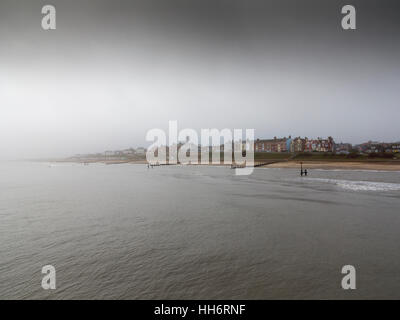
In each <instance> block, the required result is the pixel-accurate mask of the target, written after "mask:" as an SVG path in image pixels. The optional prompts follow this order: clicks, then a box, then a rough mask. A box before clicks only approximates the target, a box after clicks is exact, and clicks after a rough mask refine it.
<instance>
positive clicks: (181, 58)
mask: <svg viewBox="0 0 400 320" xmlns="http://www.w3.org/2000/svg"><path fill="white" fill-rule="evenodd" d="M397 2H398V1H388V0H379V1H378V0H376V1H368V0H364V1H354V0H351V1H335V0H325V1H324V0H319V1H298V0H292V1H288V0H283V1H282V0H274V1H268V0H264V1H253V0H230V1H228V0H223V1H221V0H202V1H198V0H157V1H156V0H143V1H128V0H127V1H111V0H109V1H101V0H97V1H65V0H64V1H59V0H47V1H36V0H25V1H15V0H12V1H5V0H1V1H0V41H1V42H0V43H1V50H0V111H1V113H0V148H1V150H2V152H3V155H4V157H6V158H27V157H51V156H68V155H72V154H76V153H89V152H101V151H104V150H110V149H111V150H116V149H121V148H128V147H136V146H147V145H149V144H150V142H146V141H145V135H146V132H147V131H148V130H149V129H152V128H165V129H166V128H167V126H168V121H169V120H178V124H179V128H181V129H183V128H186V127H190V128H194V129H196V130H199V129H200V128H218V129H223V128H232V129H233V128H254V129H255V130H256V131H255V134H256V137H259V138H271V137H273V136H288V135H290V134H291V135H292V136H298V135H300V136H308V137H317V136H322V137H324V136H328V135H331V136H333V137H334V139H335V140H336V141H338V142H340V141H343V142H352V143H360V142H363V141H366V140H370V139H371V140H379V141H383V140H386V141H398V140H400V125H399V118H400V117H399V116H400V111H399V100H400V4H396V3H397ZM45 4H53V5H54V6H55V7H56V9H57V30H54V31H44V30H43V29H42V28H41V19H42V16H43V15H42V14H41V8H42V6H43V5H45ZM345 4H353V5H354V6H355V7H356V9H357V30H355V31H345V30H343V29H342V28H341V23H340V21H341V18H342V14H341V13H340V10H341V7H342V6H343V5H345Z"/></svg>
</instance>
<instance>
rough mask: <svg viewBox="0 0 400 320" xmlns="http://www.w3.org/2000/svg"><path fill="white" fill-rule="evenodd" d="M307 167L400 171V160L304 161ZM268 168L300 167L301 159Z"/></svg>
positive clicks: (278, 163)
mask: <svg viewBox="0 0 400 320" xmlns="http://www.w3.org/2000/svg"><path fill="white" fill-rule="evenodd" d="M302 162H303V168H305V169H327V170H329V169H348V170H388V171H400V162H393V161H388V162H383V161H382V162H356V161H354V162H353V161H352V162H350V161H349V162H344V161H343V162H340V161H329V162H328V161H302ZM266 167H268V168H300V161H285V162H277V163H273V164H270V165H268V166H266Z"/></svg>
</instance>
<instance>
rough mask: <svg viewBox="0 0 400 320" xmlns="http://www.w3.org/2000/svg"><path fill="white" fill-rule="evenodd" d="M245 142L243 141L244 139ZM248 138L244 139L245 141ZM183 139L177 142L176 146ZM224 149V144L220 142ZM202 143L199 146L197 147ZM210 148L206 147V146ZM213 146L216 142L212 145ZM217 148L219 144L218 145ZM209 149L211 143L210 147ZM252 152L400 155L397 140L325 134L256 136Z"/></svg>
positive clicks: (139, 157) (121, 153)
mask: <svg viewBox="0 0 400 320" xmlns="http://www.w3.org/2000/svg"><path fill="white" fill-rule="evenodd" d="M244 143H245V142H244ZM248 143H249V142H248V141H247V144H248ZM183 144H184V142H180V143H178V146H177V147H178V149H179V148H180V147H181V146H182V145H183ZM221 147H222V148H221V150H223V146H221ZM201 148H204V147H201V146H199V150H200V149H201ZM207 148H209V147H207ZM213 148H215V146H214V147H213ZM217 148H219V147H217ZM146 151H147V150H146V149H145V148H143V147H139V148H128V149H123V150H107V151H104V152H100V153H94V154H77V155H74V156H72V157H70V158H68V159H67V160H69V161H90V160H93V161H99V160H104V161H118V160H120V161H143V160H145V157H146ZM210 151H211V147H210ZM254 152H255V154H256V156H257V155H258V158H260V157H261V158H268V154H270V155H271V154H282V155H283V154H285V153H286V154H297V155H299V154H300V155H301V154H304V155H307V154H326V155H328V154H332V155H346V156H349V157H352V156H353V157H357V156H361V155H364V156H368V157H369V158H374V157H375V158H378V157H382V158H391V159H392V158H394V159H398V158H399V155H400V142H377V141H367V142H364V143H361V144H357V145H352V144H351V143H346V142H339V143H337V142H335V141H334V139H333V138H332V137H327V138H320V137H318V138H307V137H304V138H301V137H295V138H292V137H291V136H289V137H288V138H286V137H283V138H277V137H274V138H272V139H256V140H255V141H254Z"/></svg>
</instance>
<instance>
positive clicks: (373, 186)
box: [307, 178, 400, 191]
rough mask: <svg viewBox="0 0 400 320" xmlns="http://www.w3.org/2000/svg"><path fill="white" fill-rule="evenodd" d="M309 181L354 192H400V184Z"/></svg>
mask: <svg viewBox="0 0 400 320" xmlns="http://www.w3.org/2000/svg"><path fill="white" fill-rule="evenodd" d="M307 180H313V181H321V182H326V183H331V184H334V185H337V186H338V187H340V188H343V189H345V190H352V191H400V183H388V182H375V181H352V180H338V179H322V178H308V179H307Z"/></svg>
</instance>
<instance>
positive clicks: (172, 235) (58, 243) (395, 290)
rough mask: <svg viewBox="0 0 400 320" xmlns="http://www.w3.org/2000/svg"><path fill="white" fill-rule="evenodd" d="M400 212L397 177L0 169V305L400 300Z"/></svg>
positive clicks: (194, 169) (127, 168)
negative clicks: (53, 281)
mask: <svg viewBox="0 0 400 320" xmlns="http://www.w3.org/2000/svg"><path fill="white" fill-rule="evenodd" d="M399 208H400V172H368V171H345V170H332V171H329V170H311V171H310V175H309V176H308V177H303V178H301V177H299V175H298V171H297V170H294V169H267V168H260V169H256V170H255V172H254V173H253V174H252V175H250V176H235V175H234V170H230V169H229V168H226V167H205V166H187V167H177V166H169V167H157V168H155V169H147V168H146V166H144V165H131V164H125V165H102V164H94V165H89V166H83V165H78V164H53V165H49V164H44V163H1V164H0V298H2V299H12V298H23V299H39V298H52V299H67V298H72V299H81V298H83V299H102V298H111V299H116V298H121V299H217V298H219V299H267V298H278V299H281V298H288V299H292V298H301V299H308V298H345V299H347V298H400V210H399ZM46 264H51V265H54V266H55V268H56V270H57V289H56V290H55V291H45V290H43V289H42V288H41V285H40V284H41V277H42V274H41V268H42V266H44V265H46ZM346 264H351V265H354V266H355V267H356V270H357V289H356V290H353V291H344V290H342V289H341V285H340V282H341V279H342V276H343V275H342V274H341V268H342V266H343V265H346Z"/></svg>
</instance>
